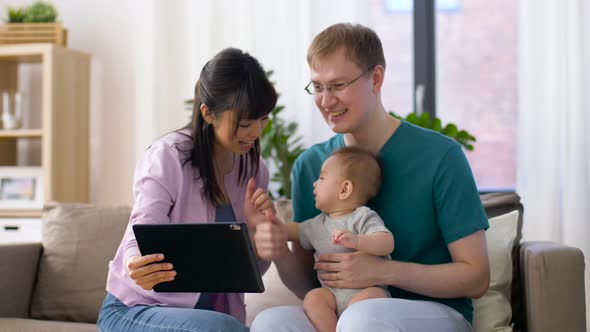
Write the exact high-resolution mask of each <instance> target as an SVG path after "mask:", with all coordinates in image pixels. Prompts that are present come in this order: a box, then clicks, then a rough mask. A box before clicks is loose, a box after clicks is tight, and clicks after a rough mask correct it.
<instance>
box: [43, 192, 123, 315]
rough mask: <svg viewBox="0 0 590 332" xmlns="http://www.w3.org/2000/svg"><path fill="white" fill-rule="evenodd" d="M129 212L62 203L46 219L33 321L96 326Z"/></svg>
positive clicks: (48, 209) (44, 217)
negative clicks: (58, 321) (110, 269)
mask: <svg viewBox="0 0 590 332" xmlns="http://www.w3.org/2000/svg"><path fill="white" fill-rule="evenodd" d="M130 214H131V209H130V208H129V207H96V206H92V205H87V204H58V205H56V206H55V207H49V208H47V209H46V211H45V212H44V214H43V224H42V227H43V228H42V243H43V255H42V256H41V260H40V265H39V273H38V280H37V285H36V288H35V290H34V292H33V299H32V305H31V317H33V318H37V319H49V320H61V321H74V322H87V323H95V322H96V320H97V318H98V311H99V309H100V306H101V304H102V301H103V299H104V296H105V294H106V290H105V285H106V278H107V271H108V262H109V261H110V260H111V259H112V257H113V256H114V254H115V251H116V249H117V246H118V245H119V243H120V242H121V238H122V237H123V233H124V232H125V228H126V226H127V223H128V221H129V216H130Z"/></svg>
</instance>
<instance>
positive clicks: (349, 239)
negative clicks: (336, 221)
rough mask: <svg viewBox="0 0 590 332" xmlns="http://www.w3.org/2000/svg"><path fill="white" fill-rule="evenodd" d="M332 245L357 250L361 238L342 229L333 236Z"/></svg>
mask: <svg viewBox="0 0 590 332" xmlns="http://www.w3.org/2000/svg"><path fill="white" fill-rule="evenodd" d="M332 243H333V244H339V245H341V246H343V247H345V248H350V249H356V247H357V245H358V243H359V238H358V236H356V234H354V233H352V232H351V231H348V230H343V229H341V230H338V231H335V232H334V233H333V234H332Z"/></svg>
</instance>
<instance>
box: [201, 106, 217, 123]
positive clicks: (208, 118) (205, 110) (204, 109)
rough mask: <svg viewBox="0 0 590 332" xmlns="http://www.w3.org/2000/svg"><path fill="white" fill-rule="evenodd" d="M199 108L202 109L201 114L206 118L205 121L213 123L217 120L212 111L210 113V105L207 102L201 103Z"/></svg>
mask: <svg viewBox="0 0 590 332" xmlns="http://www.w3.org/2000/svg"><path fill="white" fill-rule="evenodd" d="M199 110H200V111H201V116H202V117H203V119H205V122H207V123H208V124H213V120H215V118H214V117H213V115H211V113H209V107H207V105H205V104H201V107H199Z"/></svg>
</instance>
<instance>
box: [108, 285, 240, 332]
mask: <svg viewBox="0 0 590 332" xmlns="http://www.w3.org/2000/svg"><path fill="white" fill-rule="evenodd" d="M98 330H99V331H100V332H119V331H125V332H135V331H144V332H164V331H166V332H213V331H215V332H222V331H236V332H248V328H247V327H246V326H244V325H243V324H242V323H240V322H239V321H238V320H237V319H235V318H234V317H232V316H229V315H226V314H223V313H220V312H216V311H210V310H201V309H189V308H171V307H162V306H148V305H137V306H133V307H128V306H126V305H125V304H123V303H122V302H121V301H119V300H118V299H117V298H116V297H114V296H113V295H111V294H110V293H107V296H106V297H105V299H104V302H103V304H102V308H101V309H100V314H99V316H98Z"/></svg>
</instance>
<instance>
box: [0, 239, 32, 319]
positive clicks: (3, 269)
mask: <svg viewBox="0 0 590 332" xmlns="http://www.w3.org/2000/svg"><path fill="white" fill-rule="evenodd" d="M40 255H41V243H19V244H0V276H1V277H0V294H2V301H0V317H17V318H27V317H28V316H29V308H30V304H31V295H32V292H33V284H34V282H35V279H36V275H37V267H38V265H39V257H40Z"/></svg>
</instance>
